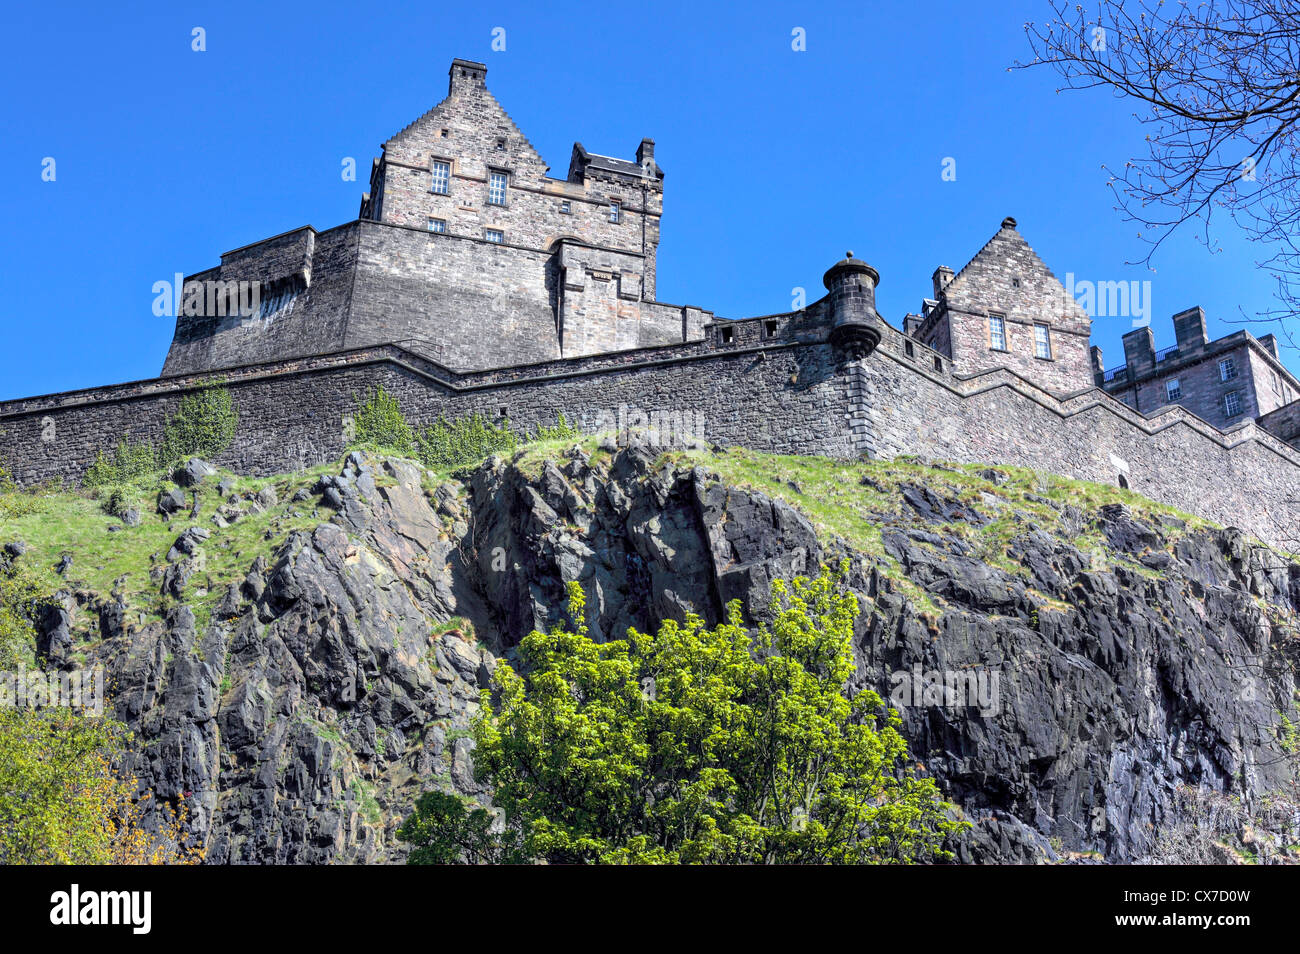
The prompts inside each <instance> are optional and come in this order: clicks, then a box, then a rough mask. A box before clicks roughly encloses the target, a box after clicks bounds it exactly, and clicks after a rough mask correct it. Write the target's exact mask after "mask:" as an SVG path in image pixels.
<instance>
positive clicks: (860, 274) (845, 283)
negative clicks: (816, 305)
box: [822, 252, 881, 360]
mask: <svg viewBox="0 0 1300 954" xmlns="http://www.w3.org/2000/svg"><path fill="white" fill-rule="evenodd" d="M879 283H880V273H879V272H877V271H876V270H875V269H874V268H872V267H871V266H870V265H868V264H867V263H866V262H864V261H862V260H861V259H858V258H854V257H853V253H852V252H846V253H845V256H844V258H843V259H842V260H841V261H839V262H836V263H835V264H834V265H832V266H831V267H830V269H829V270H828V271H827V272H826V274H825V275H824V276H823V277H822V284H824V285H825V286H826V290H827V291H828V292H830V309H831V334H830V340H831V345H832V347H834V348H835V349H836V350H837V351H840V352H842V353H843V354H844V355H845V356H846V357H848V358H849V359H850V360H856V359H858V358H865V357H866V356H867V355H869V354H871V352H873V351H875V350H876V345H878V344H880V335H881V326H880V317H879V316H878V315H877V314H876V285H878V284H879Z"/></svg>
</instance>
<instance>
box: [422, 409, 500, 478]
mask: <svg viewBox="0 0 1300 954" xmlns="http://www.w3.org/2000/svg"><path fill="white" fill-rule="evenodd" d="M418 442H419V458H420V460H421V462H423V463H424V465H425V466H426V467H429V468H431V469H433V470H448V469H450V468H453V467H465V466H468V465H470V464H476V463H478V462H479V461H481V460H483V459H484V458H486V457H491V456H492V455H493V454H509V453H513V452H514V450H515V448H516V447H517V446H518V444H519V439H518V437H516V435H515V432H514V431H513V430H511V428H510V422H509V421H504V420H503V421H502V422H501V423H500V424H495V423H493V422H492V421H490V420H488V419H487V418H485V417H483V416H482V415H481V414H471V415H470V416H469V417H462V418H457V419H456V420H455V421H448V420H447V419H446V418H444V417H439V418H438V420H437V421H436V422H435V423H433V424H432V425H430V426H429V427H426V428H425V429H424V430H423V431H421V432H420V434H419V437H418Z"/></svg>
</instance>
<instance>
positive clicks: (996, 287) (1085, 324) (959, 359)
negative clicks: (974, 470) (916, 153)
mask: <svg viewBox="0 0 1300 954" xmlns="http://www.w3.org/2000/svg"><path fill="white" fill-rule="evenodd" d="M950 275H951V271H950V270H948V269H939V270H938V271H936V273H935V278H934V284H935V288H934V293H935V297H934V299H932V300H929V301H927V302H926V314H925V317H924V319H923V321H922V322H921V325H920V328H919V329H918V332H917V334H916V337H917V338H918V339H919V340H921V341H924V342H925V343H926V344H928V345H930V346H931V347H933V348H935V349H936V350H938V351H941V352H943V353H944V354H946V355H947V356H948V357H949V358H950V359H951V360H952V361H953V362H955V363H956V364H957V365H958V366H959V367H962V368H963V369H965V370H967V371H982V370H985V369H987V368H1010V369H1012V370H1014V371H1017V372H1019V373H1020V374H1021V375H1022V376H1023V377H1026V378H1028V379H1030V380H1032V381H1038V382H1040V383H1042V384H1043V385H1044V386H1046V387H1048V388H1051V389H1052V390H1054V391H1059V392H1062V393H1068V392H1071V391H1078V390H1080V389H1082V388H1087V387H1090V386H1091V385H1092V383H1093V382H1092V368H1091V365H1090V358H1089V354H1088V347H1089V335H1090V333H1091V327H1092V322H1091V319H1089V317H1088V314H1087V312H1085V311H1084V310H1083V309H1082V308H1081V307H1080V306H1079V304H1078V303H1077V302H1075V301H1074V300H1073V299H1072V298H1071V297H1070V296H1069V295H1068V294H1067V293H1066V290H1065V288H1064V286H1062V285H1061V283H1060V282H1059V281H1057V279H1056V276H1054V275H1053V274H1052V272H1051V270H1050V269H1048V267H1047V266H1046V265H1045V264H1043V261H1042V260H1041V259H1040V258H1039V257H1038V255H1037V254H1036V253H1035V252H1034V250H1033V249H1032V248H1031V247H1030V246H1029V243H1028V242H1026V241H1025V239H1024V237H1023V236H1022V235H1021V234H1020V233H1019V232H1018V231H1017V230H1016V220H1015V219H1012V218H1007V219H1004V220H1003V221H1002V226H1001V228H999V229H998V231H997V234H995V235H994V236H993V238H991V239H989V241H988V243H987V244H985V246H984V247H983V248H982V249H980V251H979V252H978V253H977V254H976V255H975V257H974V258H973V259H971V261H970V263H969V264H967V266H966V267H965V268H963V269H962V270H961V271H960V272H958V273H957V275H956V276H955V277H949V276H950ZM990 318H1000V319H1001V320H1002V327H1003V335H1002V339H1001V342H1000V343H1001V345H1002V347H994V345H995V344H998V343H999V342H997V341H995V339H994V336H993V334H992V331H991V329H990ZM1036 325H1041V326H1042V327H1043V328H1045V329H1046V335H1047V337H1046V347H1045V349H1044V350H1045V354H1046V356H1040V354H1039V348H1038V345H1037V341H1036V339H1035V335H1036V331H1035V326H1036Z"/></svg>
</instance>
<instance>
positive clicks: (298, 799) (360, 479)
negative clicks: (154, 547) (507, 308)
mask: <svg viewBox="0 0 1300 954" xmlns="http://www.w3.org/2000/svg"><path fill="white" fill-rule="evenodd" d="M933 474H934V477H933V479H923V478H917V479H916V480H915V482H913V483H903V484H899V485H887V486H884V485H882V486H876V485H874V484H873V485H872V486H871V487H863V488H861V489H862V490H863V492H864V493H869V494H870V501H869V503H863V504H861V507H860V509H861V511H862V514H863V519H864V525H866V526H870V527H871V528H874V532H873V536H872V537H871V539H872V540H873V541H875V543H874V544H873V545H871V546H866V545H864V544H862V543H859V544H858V545H854V544H851V543H849V542H846V541H845V540H844V539H841V538H838V537H835V536H834V535H832V534H830V533H828V532H826V531H822V532H820V533H819V532H818V530H817V529H816V528H815V527H814V524H813V523H812V522H810V520H809V519H808V517H807V516H805V514H804V513H803V512H801V510H800V509H797V508H796V507H795V506H792V505H791V503H787V502H785V501H783V500H781V499H777V498H776V497H774V496H771V495H766V494H763V493H759V492H756V491H754V490H751V489H744V488H742V487H741V486H739V485H737V484H735V483H731V482H728V481H727V480H724V479H722V478H720V477H719V476H718V475H717V474H716V473H714V472H713V471H712V468H711V465H710V458H709V457H708V455H697V456H696V457H695V458H694V459H691V458H682V457H680V456H679V457H678V458H676V459H661V458H660V455H659V454H657V453H654V452H651V451H650V450H648V449H647V448H645V447H643V446H638V445H634V446H632V447H630V448H626V449H622V450H618V451H617V452H616V453H614V454H612V455H610V454H605V453H598V454H597V457H596V459H593V458H591V457H589V456H588V454H587V453H586V452H584V451H582V450H581V449H579V448H576V447H575V448H574V449H572V450H571V451H569V452H567V453H565V454H562V455H559V456H558V457H555V458H552V459H545V460H540V461H537V460H531V461H530V460H525V461H522V462H519V463H508V462H505V461H502V460H500V459H495V458H494V459H491V460H489V461H487V462H485V463H484V464H482V465H481V466H479V467H478V468H476V469H475V470H474V471H473V472H472V473H471V474H469V475H467V476H466V478H465V479H464V481H463V482H447V483H443V484H441V485H438V486H433V485H431V484H428V483H427V481H428V479H429V477H428V475H427V474H426V473H425V472H423V471H422V470H421V469H420V468H418V467H417V466H415V465H413V464H411V463H408V462H403V461H397V460H389V461H381V460H372V459H368V458H363V457H362V456H361V455H359V454H354V455H352V456H350V457H349V458H348V460H347V461H346V462H345V464H344V465H343V466H342V468H341V470H340V472H339V473H336V474H331V475H330V476H327V477H325V478H323V479H322V480H321V481H320V482H319V483H318V484H317V485H316V487H315V490H314V495H315V505H316V506H318V507H319V508H320V509H319V513H320V518H321V522H320V524H319V525H318V526H316V527H315V529H313V530H310V531H294V532H292V533H291V534H289V535H288V537H287V538H285V539H282V540H277V541H272V542H271V543H269V544H268V548H269V549H268V556H266V557H260V558H258V559H257V560H256V562H254V563H253V565H252V566H250V567H249V569H248V571H247V573H246V575H245V576H244V577H243V578H242V579H237V580H232V581H230V582H229V586H228V589H227V591H226V592H225V593H224V595H223V596H222V598H221V600H220V603H219V605H218V608H217V609H216V611H215V612H213V613H212V614H211V618H210V619H205V620H203V623H202V625H200V624H199V622H198V621H196V615H195V613H194V612H193V611H192V610H191V608H190V607H189V606H187V605H186V604H185V603H183V602H182V603H179V604H177V605H175V606H173V607H172V608H171V609H170V610H169V611H168V613H167V616H166V618H165V619H164V620H162V621H154V622H152V623H147V624H143V625H141V624H137V623H136V622H135V618H134V614H132V613H131V612H130V611H129V610H128V608H127V607H125V606H123V605H122V604H121V603H120V601H118V600H116V599H115V598H114V597H103V596H100V595H94V594H84V593H83V594H77V595H76V596H75V597H69V598H68V599H67V600H66V601H65V606H64V609H63V610H62V611H60V612H55V613H51V614H48V616H47V618H46V619H45V620H43V621H42V624H41V630H42V640H41V648H42V651H43V652H45V653H47V655H48V657H49V658H50V660H51V661H52V662H53V663H55V664H60V663H61V664H67V665H70V664H71V660H72V658H73V655H74V653H76V652H78V651H80V652H81V654H82V655H83V657H85V658H87V659H88V660H89V661H90V662H91V663H92V664H93V662H96V661H98V662H102V663H103V664H104V665H105V666H106V667H107V668H108V670H109V680H108V681H109V683H110V684H111V685H115V686H117V693H116V695H115V696H114V697H113V698H112V700H111V702H112V705H113V707H114V708H115V710H116V712H117V714H118V715H119V716H120V717H121V718H123V719H124V720H125V721H126V722H127V723H128V724H130V725H131V726H132V727H133V729H134V730H135V732H136V734H137V736H138V740H139V742H140V745H139V748H138V754H137V756H136V765H135V766H134V768H135V770H136V772H137V774H138V775H139V777H140V779H141V781H142V784H144V785H146V786H149V787H151V788H154V789H155V790H156V791H157V792H158V794H160V795H162V796H164V797H174V796H176V795H178V794H186V796H187V797H186V804H187V805H189V811H190V818H189V826H190V829H191V831H192V832H193V833H194V837H196V838H198V839H201V840H203V841H204V842H205V843H206V844H207V846H208V851H207V858H208V860H209V861H212V862H218V863H222V862H279V863H321V862H383V861H399V860H401V859H402V857H403V855H404V852H403V848H402V846H401V844H400V843H399V842H397V841H396V839H395V837H394V832H395V829H396V827H397V826H398V825H400V823H401V821H402V820H403V819H404V817H405V815H406V814H407V813H408V812H409V810H410V806H411V804H412V803H413V801H414V799H415V797H416V795H417V794H418V793H419V792H420V791H421V790H423V789H427V788H432V787H441V788H444V789H451V790H456V791H459V792H462V793H464V794H468V795H472V796H476V797H479V798H486V797H487V795H488V793H486V792H483V791H481V790H480V788H479V787H478V786H477V784H476V783H475V781H474V778H473V770H472V752H471V742H470V740H469V739H468V737H467V735H468V727H469V725H470V722H471V720H472V719H473V717H474V715H475V713H476V712H477V710H478V705H479V694H480V690H481V689H482V688H483V687H484V686H486V685H487V683H488V680H489V678H490V674H491V671H492V669H493V668H494V666H495V665H496V662H497V659H498V658H499V657H501V656H502V655H506V656H508V655H509V654H510V652H511V650H512V648H513V647H514V646H515V645H516V644H517V643H518V642H519V640H520V639H521V638H522V637H523V636H524V635H526V634H527V632H528V631H529V630H531V629H533V628H536V627H546V626H549V625H552V624H553V623H555V622H556V621H557V620H558V613H559V610H560V608H561V607H562V606H563V605H564V584H565V582H567V581H569V580H575V579H576V580H578V581H580V582H581V583H582V584H583V586H584V588H585V590H586V592H587V597H588V611H589V613H590V619H589V623H590V625H591V629H592V632H593V634H596V635H598V636H600V637H603V638H618V637H620V636H622V635H623V633H624V632H625V630H626V629H627V627H629V626H636V627H637V628H639V629H642V630H644V629H650V628H653V627H655V626H657V625H658V622H659V621H660V620H662V619H664V618H666V617H670V616H671V617H680V616H681V615H682V614H683V613H686V612H695V613H698V614H700V615H701V616H704V617H705V618H706V619H709V620H710V621H714V620H717V619H718V618H719V617H720V615H721V613H722V611H723V607H724V606H725V604H726V603H727V602H728V601H730V600H732V599H740V600H742V601H744V602H745V604H746V605H747V606H748V607H750V608H751V609H752V610H753V611H754V615H755V616H756V617H757V618H762V617H763V616H764V615H765V607H766V606H767V602H768V599H769V585H770V583H771V581H772V580H773V579H777V578H789V577H791V576H794V575H798V574H808V573H815V572H816V570H817V567H818V566H819V565H820V564H821V563H823V562H828V561H829V562H838V561H839V560H841V559H847V560H848V575H847V579H846V582H847V585H848V586H850V587H851V588H852V589H853V590H854V591H855V592H856V593H857V595H858V596H859V601H860V603H861V605H862V607H863V611H862V613H861V614H860V616H859V619H858V627H857V636H856V639H857V651H858V656H859V671H858V674H857V677H856V679H857V680H858V683H859V685H860V686H863V687H866V686H869V687H871V688H874V689H876V690H877V691H878V692H880V693H881V695H882V696H884V697H886V698H890V699H892V700H893V703H894V704H895V705H896V707H897V708H898V709H899V712H900V715H901V717H902V720H903V732H904V735H905V736H906V737H907V738H908V740H909V742H910V743H911V745H912V750H913V754H914V756H915V758H916V760H917V761H919V762H921V763H923V764H924V766H925V767H926V769H927V770H928V771H929V772H930V773H931V774H933V775H934V776H935V777H936V778H937V779H938V781H939V784H940V787H941V788H942V789H943V791H944V792H945V794H946V796H947V797H948V798H950V799H951V800H953V801H955V802H956V803H957V804H959V805H960V806H961V808H962V809H963V811H964V812H965V813H966V815H967V817H968V818H970V819H971V820H972V821H973V822H974V823H975V827H974V829H973V831H972V832H971V833H969V834H968V835H966V836H964V837H963V838H962V840H961V841H960V842H959V843H957V844H956V845H954V849H955V851H956V852H957V855H958V858H959V859H961V860H968V861H976V862H1007V861H1014V862H1026V861H1045V860H1056V859H1058V858H1061V857H1078V856H1079V855H1080V854H1083V853H1095V854H1094V857H1098V858H1100V859H1104V860H1107V861H1112V862H1125V861H1132V860H1136V859H1139V858H1142V857H1144V856H1146V855H1148V854H1150V853H1151V852H1153V851H1154V850H1156V848H1157V843H1158V840H1159V838H1160V836H1161V835H1162V833H1169V832H1173V831H1176V830H1177V829H1178V827H1179V826H1180V825H1182V824H1184V823H1185V822H1186V816H1185V813H1184V808H1183V807H1182V806H1183V799H1182V798H1181V797H1180V791H1181V790H1182V789H1183V788H1184V787H1186V786H1194V787H1199V788H1200V789H1202V790H1209V791H1212V792H1221V793H1226V794H1228V795H1232V796H1240V797H1241V798H1242V799H1243V800H1244V801H1245V802H1247V803H1251V802H1252V801H1255V800H1259V799H1262V798H1264V797H1265V796H1267V795H1270V794H1280V795H1282V796H1284V797H1291V796H1292V795H1293V792H1292V791H1291V786H1292V785H1293V784H1294V778H1295V761H1294V758H1292V757H1290V756H1289V755H1288V753H1287V752H1286V751H1285V749H1286V747H1287V746H1288V743H1287V741H1286V740H1285V739H1284V738H1281V737H1280V733H1279V724H1280V720H1279V713H1285V712H1291V705H1292V696H1293V693H1294V691H1295V685H1294V680H1293V676H1292V673H1293V671H1294V665H1295V663H1296V648H1297V639H1296V637H1295V635H1294V626H1295V621H1296V613H1297V609H1300V567H1297V566H1296V565H1295V564H1292V563H1288V562H1285V561H1283V560H1280V559H1279V558H1278V557H1276V556H1275V555H1274V554H1272V553H1271V552H1270V551H1268V550H1265V549H1263V548H1262V547H1259V546H1256V545H1252V544H1251V543H1250V542H1249V541H1248V540H1246V539H1245V538H1244V537H1243V536H1242V535H1241V534H1240V533H1239V532H1237V531H1234V530H1204V529H1200V530H1195V529H1191V528H1188V527H1186V526H1184V525H1183V524H1182V523H1181V521H1179V520H1177V519H1175V518H1173V517H1168V516H1164V517H1152V516H1150V515H1149V514H1148V515H1142V514H1138V513H1135V512H1134V511H1133V510H1131V509H1130V508H1129V507H1128V506H1125V505H1122V504H1114V505H1107V506H1101V507H1099V508H1094V509H1085V508H1084V507H1083V506H1075V505H1074V504H1073V503H1064V502H1054V501H1052V500H1047V499H1046V498H1043V500H1042V507H1043V508H1045V509H1044V510H1042V511H1041V512H1050V513H1052V514H1054V515H1055V517H1054V519H1055V520H1056V522H1055V523H1053V524H1052V526H1051V527H1048V526H1046V525H1044V523H1043V521H1042V520H1041V518H1039V517H1036V516H1035V513H1030V512H1027V511H1022V510H1018V509H1017V508H1016V506H1015V503H1014V501H1010V502H1009V501H1008V500H1006V499H1003V498H1001V497H999V496H998V487H999V485H1000V483H1002V482H1004V480H1005V474H1003V473H1002V472H1001V471H998V470H991V471H988V472H986V473H985V474H982V475H980V476H979V478H978V481H976V483H979V484H980V485H981V486H983V487H984V489H980V488H979V487H976V488H974V490H972V488H971V483H972V480H973V478H971V479H966V477H963V480H964V483H963V484H962V488H963V489H962V492H958V491H957V490H956V489H954V487H952V486H949V485H948V484H947V483H946V481H945V479H944V473H943V471H942V469H936V470H934V471H933ZM967 476H968V475H967ZM869 482H871V478H869V477H864V478H863V483H864V484H866V483H869ZM795 489H796V490H797V488H795ZM264 503H267V504H269V503H270V501H265V502H264ZM306 505H307V506H311V505H312V503H311V502H310V501H308V502H307V503H306ZM989 540H996V541H997V545H996V546H992V545H990V544H989V542H988V541H989ZM202 543H203V540H202V539H198V538H197V537H196V535H193V534H191V535H190V536H189V537H184V536H183V537H182V538H181V539H178V540H177V543H176V547H175V554H174V556H175V557H176V558H177V559H180V560H181V562H180V563H178V564H175V566H174V567H170V568H169V571H168V572H169V573H170V572H171V570H173V569H175V568H176V567H184V566H185V565H187V562H188V561H191V560H193V559H194V558H195V556H194V555H195V553H197V554H199V555H200V556H201V554H202ZM169 556H173V554H169ZM173 583H174V581H173ZM163 585H164V587H165V586H167V585H168V583H167V582H166V580H164V583H163ZM173 592H175V593H181V592H184V591H183V588H181V587H176V586H173ZM91 629H97V630H98V632H97V633H96V634H95V639H94V640H91V639H90V637H89V636H88V635H87V634H88V632H89V630H91ZM87 643H89V645H87ZM945 686H946V687H948V690H947V692H946V693H945ZM954 686H955V688H953V687H954ZM1292 715H1293V716H1294V713H1292ZM1294 840H1295V838H1294V837H1292V841H1294Z"/></svg>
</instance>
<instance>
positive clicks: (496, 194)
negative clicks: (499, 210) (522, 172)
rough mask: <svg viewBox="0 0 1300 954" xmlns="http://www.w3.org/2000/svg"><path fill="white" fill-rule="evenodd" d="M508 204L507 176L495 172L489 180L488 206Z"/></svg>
mask: <svg viewBox="0 0 1300 954" xmlns="http://www.w3.org/2000/svg"><path fill="white" fill-rule="evenodd" d="M505 204H506V174H505V173H504V172H494V173H492V175H491V178H490V179H489V180H488V205H505Z"/></svg>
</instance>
